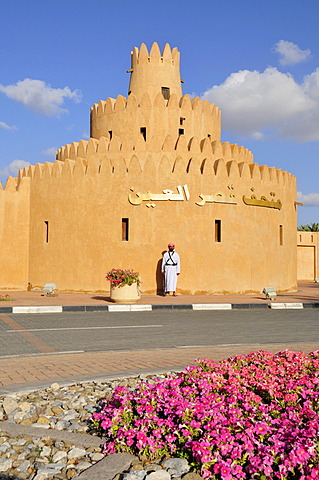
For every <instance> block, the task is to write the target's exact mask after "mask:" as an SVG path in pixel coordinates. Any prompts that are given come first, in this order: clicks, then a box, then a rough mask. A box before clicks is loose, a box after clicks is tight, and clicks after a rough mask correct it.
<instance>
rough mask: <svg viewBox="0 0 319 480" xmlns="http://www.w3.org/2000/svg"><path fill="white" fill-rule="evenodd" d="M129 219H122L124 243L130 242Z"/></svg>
mask: <svg viewBox="0 0 319 480" xmlns="http://www.w3.org/2000/svg"><path fill="white" fill-rule="evenodd" d="M128 227H129V221H128V218H122V242H128Z"/></svg>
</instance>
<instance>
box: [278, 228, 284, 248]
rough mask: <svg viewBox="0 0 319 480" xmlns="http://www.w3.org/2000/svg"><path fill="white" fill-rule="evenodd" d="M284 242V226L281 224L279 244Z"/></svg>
mask: <svg viewBox="0 0 319 480" xmlns="http://www.w3.org/2000/svg"><path fill="white" fill-rule="evenodd" d="M283 244H284V232H283V226H282V225H279V245H283Z"/></svg>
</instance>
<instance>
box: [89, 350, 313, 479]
mask: <svg viewBox="0 0 319 480" xmlns="http://www.w3.org/2000/svg"><path fill="white" fill-rule="evenodd" d="M197 363H198V366H195V367H188V368H186V369H185V370H184V372H183V373H182V374H179V375H175V376H172V377H169V378H167V379H165V380H164V381H157V382H155V383H153V384H152V383H144V382H143V383H141V384H139V385H138V386H137V388H136V389H134V391H131V390H129V389H127V388H125V387H118V388H116V389H115V390H114V393H113V396H112V398H111V399H110V400H102V402H101V411H100V412H98V413H95V414H94V415H93V417H92V419H91V422H92V424H93V425H94V426H95V428H96V429H97V431H98V432H99V433H100V434H102V435H103V436H105V437H106V442H105V445H104V448H105V452H106V453H114V452H130V453H133V454H138V455H147V456H149V457H150V458H157V457H164V456H166V457H169V456H175V457H183V458H186V459H187V460H188V461H189V462H190V464H191V465H192V467H193V470H195V471H197V472H199V473H200V474H201V475H202V476H203V477H204V478H209V479H215V480H217V479H218V480H233V479H247V480H248V479H259V480H266V479H267V480H268V479H269V480H270V479H271V480H273V479H280V480H296V479H300V480H315V479H316V480H318V479H319V438H318V433H319V351H316V352H312V353H310V354H308V355H306V354H305V353H302V352H298V353H295V352H290V351H283V352H279V353H277V354H273V353H269V352H263V351H259V352H255V353H250V354H249V355H246V356H236V357H231V358H229V359H228V360H223V361H222V362H220V363H218V364H216V363H215V362H214V361H210V360H198V361H197Z"/></svg>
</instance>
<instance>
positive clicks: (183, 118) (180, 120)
mask: <svg viewBox="0 0 319 480" xmlns="http://www.w3.org/2000/svg"><path fill="white" fill-rule="evenodd" d="M184 121H185V117H180V119H179V124H180V125H184Z"/></svg>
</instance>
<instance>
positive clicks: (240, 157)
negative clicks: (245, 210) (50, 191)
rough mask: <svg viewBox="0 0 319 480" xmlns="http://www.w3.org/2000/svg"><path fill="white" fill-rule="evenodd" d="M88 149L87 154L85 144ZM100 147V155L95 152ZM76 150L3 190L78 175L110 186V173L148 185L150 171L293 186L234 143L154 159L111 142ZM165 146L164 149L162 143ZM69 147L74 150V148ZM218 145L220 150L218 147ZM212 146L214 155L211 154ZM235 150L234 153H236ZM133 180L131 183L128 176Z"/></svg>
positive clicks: (64, 152) (216, 180) (161, 154)
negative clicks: (26, 181) (104, 180)
mask: <svg viewBox="0 0 319 480" xmlns="http://www.w3.org/2000/svg"><path fill="white" fill-rule="evenodd" d="M93 144H94V145H95V146H96V147H97V148H96V150H95V154H94V155H91V154H87V151H88V150H89V148H91V147H92V145H93ZM85 145H86V146H87V150H86V151H85V149H84V146H85ZM100 145H102V147H101V148H102V149H103V153H101V152H100V151H99V146H100ZM77 146H78V150H79V151H80V152H81V153H82V154H83V155H81V156H79V155H76V154H74V155H72V156H71V155H68V153H70V152H73V153H74V152H75V151H76V150H75V149H74V144H72V145H66V146H65V147H63V149H60V150H59V152H58V159H57V160H56V161H55V162H54V163H49V162H46V163H44V164H40V163H37V164H36V165H30V166H29V167H25V168H24V169H21V170H20V171H19V176H18V178H17V179H15V178H13V177H9V179H8V181H7V184H6V186H5V188H4V191H10V192H11V191H19V188H20V185H21V183H22V182H23V180H24V179H25V177H29V178H31V181H32V183H34V182H35V183H37V182H41V181H44V182H45V181H47V180H48V179H49V178H52V177H55V178H60V177H65V176H66V175H67V176H68V177H69V178H70V180H71V181H72V179H73V178H74V177H76V178H77V179H78V178H79V177H85V176H86V175H95V176H96V177H99V176H100V175H103V176H105V175H107V177H108V179H109V182H112V178H113V176H114V175H116V176H117V175H119V174H121V175H124V176H125V179H126V181H127V182H130V181H133V180H136V175H137V176H140V177H141V178H143V179H144V180H143V181H147V174H148V172H150V171H151V172H153V173H152V174H154V175H155V176H156V177H158V176H162V175H163V174H164V175H165V177H166V178H167V179H168V180H169V179H170V178H171V179H173V178H174V174H176V171H177V170H178V172H179V174H180V175H181V176H182V177H183V178H184V179H185V181H187V182H190V183H191V182H193V178H192V177H194V179H195V180H196V181H197V182H199V183H200V181H201V178H206V179H210V180H212V181H213V182H214V183H215V184H216V185H218V184H220V185H222V184H223V183H224V180H225V179H227V181H229V182H235V183H236V186H237V187H240V186H241V183H244V184H245V185H246V184H249V185H250V184H251V186H254V185H255V186H258V185H260V184H263V183H266V184H269V185H271V184H273V185H274V186H277V187H278V186H279V187H282V188H283V187H284V186H288V185H291V186H295V177H294V175H292V174H290V173H288V172H286V171H282V170H281V169H276V168H274V167H268V166H267V165H258V164H256V163H252V159H251V158H250V157H251V155H250V152H249V151H248V150H245V149H243V148H241V147H238V146H237V145H230V144H227V143H226V145H225V144H223V143H221V144H219V145H218V146H217V145H216V142H214V143H213V144H212V145H210V152H209V154H207V152H205V151H204V150H205V143H202V144H201V143H200V142H196V147H198V148H195V142H192V143H191V144H190V149H185V150H183V149H180V150H179V149H178V148H176V149H175V150H174V151H164V149H162V150H161V151H159V152H158V153H157V154H156V155H152V156H150V155H149V154H147V152H145V154H144V155H143V154H142V155H138V154H137V153H135V152H134V150H132V151H130V152H128V151H126V152H122V151H121V149H120V147H119V146H117V149H114V150H113V151H112V149H106V147H107V146H108V147H110V146H111V142H110V141H108V140H107V139H102V141H101V144H100V143H99V142H98V143H97V144H95V142H91V140H89V141H88V142H84V141H81V142H79V143H78V144H77ZM163 146H164V145H163ZM72 147H73V148H72ZM217 147H218V148H217ZM213 148H215V151H216V155H214V154H213V153H212V151H213ZM203 152H204V153H203ZM235 152H236V155H234V153H235ZM131 176H132V178H131V180H130V177H131Z"/></svg>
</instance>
